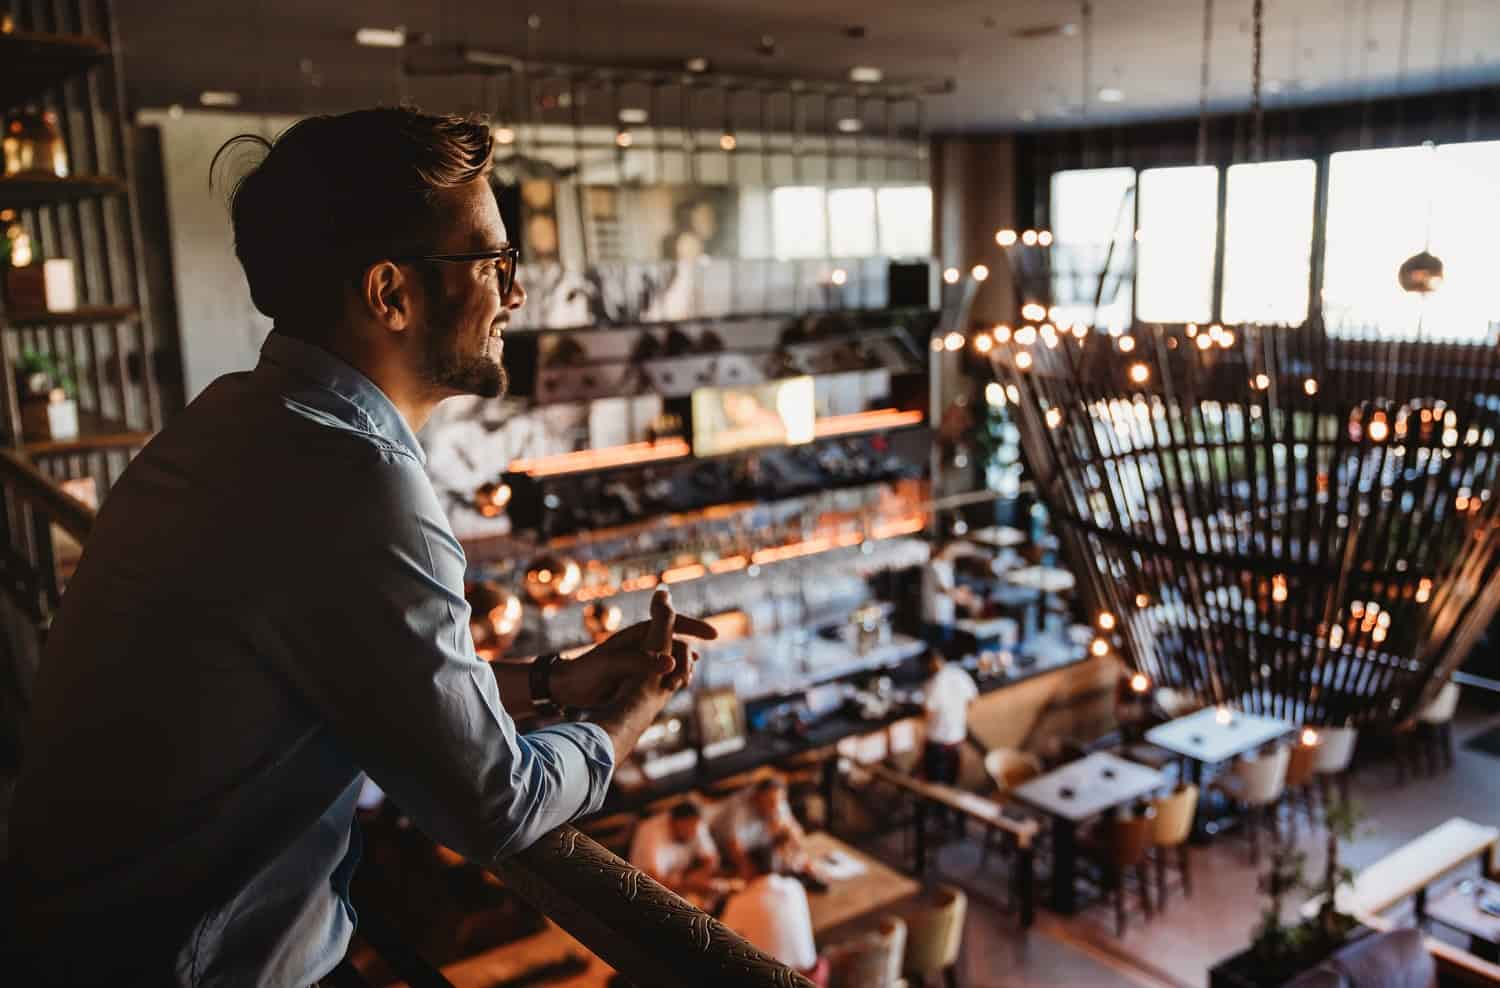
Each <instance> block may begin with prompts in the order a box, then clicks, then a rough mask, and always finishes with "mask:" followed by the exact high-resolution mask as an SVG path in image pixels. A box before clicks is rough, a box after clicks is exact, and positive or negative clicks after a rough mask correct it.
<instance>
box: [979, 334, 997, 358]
mask: <svg viewBox="0 0 1500 988" xmlns="http://www.w3.org/2000/svg"><path fill="white" fill-rule="evenodd" d="M994 346H995V338H994V337H993V336H991V335H990V334H989V333H979V334H977V335H975V337H974V349H976V350H978V351H979V352H980V353H989V352H990V350H991V349H993V348H994Z"/></svg>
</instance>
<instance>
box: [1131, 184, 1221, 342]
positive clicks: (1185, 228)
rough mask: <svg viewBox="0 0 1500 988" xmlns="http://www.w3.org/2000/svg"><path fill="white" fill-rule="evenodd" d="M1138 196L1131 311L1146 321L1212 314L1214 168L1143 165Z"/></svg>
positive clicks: (1215, 230)
mask: <svg viewBox="0 0 1500 988" xmlns="http://www.w3.org/2000/svg"><path fill="white" fill-rule="evenodd" d="M1140 197H1141V204H1140V224H1139V229H1138V232H1137V238H1138V239H1139V241H1140V242H1139V244H1138V250H1139V257H1140V269H1139V271H1138V272H1137V275H1136V290H1135V291H1136V294H1135V307H1136V312H1137V313H1138V314H1139V315H1140V317H1141V318H1142V319H1144V320H1147V321H1149V322H1191V321H1194V320H1196V321H1200V322H1202V321H1207V320H1209V319H1212V318H1213V308H1214V252H1215V244H1216V241H1217V239H1218V232H1219V205H1218V200H1219V170H1218V169H1217V168H1215V167H1213V166H1212V165H1199V166H1192V167H1187V168H1151V169H1148V170H1146V171H1143V172H1141V178H1140Z"/></svg>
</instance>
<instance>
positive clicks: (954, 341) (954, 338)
mask: <svg viewBox="0 0 1500 988" xmlns="http://www.w3.org/2000/svg"><path fill="white" fill-rule="evenodd" d="M964 343H965V340H964V334H963V333H960V332H959V331H958V330H956V329H955V330H954V331H953V332H951V333H949V334H948V335H947V336H946V337H944V338H943V346H944V347H946V348H947V350H948V352H949V353H956V352H958V351H959V350H962V349H963V348H964Z"/></svg>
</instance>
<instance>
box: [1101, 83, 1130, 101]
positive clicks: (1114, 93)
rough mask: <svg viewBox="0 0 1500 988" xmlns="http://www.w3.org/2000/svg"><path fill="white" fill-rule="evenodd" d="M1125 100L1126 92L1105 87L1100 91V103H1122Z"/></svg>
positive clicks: (1112, 87)
mask: <svg viewBox="0 0 1500 988" xmlns="http://www.w3.org/2000/svg"><path fill="white" fill-rule="evenodd" d="M1124 100H1125V91H1124V90H1121V89H1116V88H1115V87H1114V86H1105V87H1104V88H1103V89H1101V90H1099V102H1101V103H1121V102H1124Z"/></svg>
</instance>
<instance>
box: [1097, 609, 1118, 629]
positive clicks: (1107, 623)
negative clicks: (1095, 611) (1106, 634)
mask: <svg viewBox="0 0 1500 988" xmlns="http://www.w3.org/2000/svg"><path fill="white" fill-rule="evenodd" d="M1114 626H1115V616H1114V615H1113V614H1111V613H1110V612H1109V611H1100V612H1099V627H1100V628H1103V629H1104V630H1105V631H1110V630H1113V629H1114Z"/></svg>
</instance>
